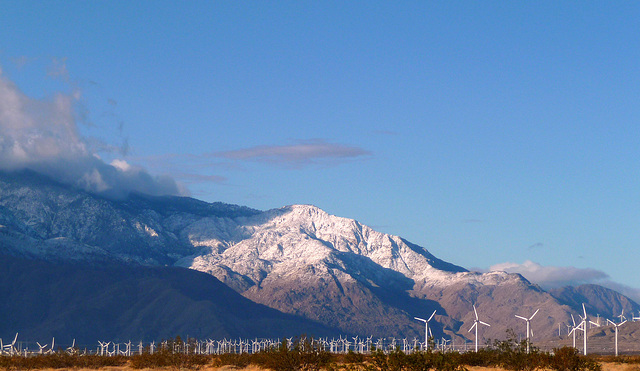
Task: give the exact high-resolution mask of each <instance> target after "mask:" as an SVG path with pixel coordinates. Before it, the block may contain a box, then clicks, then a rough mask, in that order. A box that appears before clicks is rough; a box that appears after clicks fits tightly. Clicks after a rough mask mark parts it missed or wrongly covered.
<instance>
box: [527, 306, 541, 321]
mask: <svg viewBox="0 0 640 371" xmlns="http://www.w3.org/2000/svg"><path fill="white" fill-rule="evenodd" d="M539 310H540V308H538V309H537V310H536V311H535V312H534V313H533V314H532V315H531V317H529V321H531V320H532V319H533V317H535V316H536V314H538V311H539Z"/></svg>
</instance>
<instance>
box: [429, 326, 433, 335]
mask: <svg viewBox="0 0 640 371" xmlns="http://www.w3.org/2000/svg"><path fill="white" fill-rule="evenodd" d="M429 336H431V337H433V334H432V333H431V327H429Z"/></svg>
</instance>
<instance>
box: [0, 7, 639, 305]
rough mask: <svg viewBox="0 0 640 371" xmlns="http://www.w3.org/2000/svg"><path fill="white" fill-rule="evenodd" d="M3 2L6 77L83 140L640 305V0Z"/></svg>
mask: <svg viewBox="0 0 640 371" xmlns="http://www.w3.org/2000/svg"><path fill="white" fill-rule="evenodd" d="M0 6H1V8H2V12H0V24H1V25H2V32H0V68H1V69H2V75H1V76H2V78H3V79H4V82H5V84H8V85H10V86H11V89H13V90H11V92H13V91H14V90H15V91H16V92H17V93H15V94H20V96H22V97H24V99H28V100H32V101H34V102H51V101H53V100H54V97H56V96H60V95H63V96H66V97H70V99H71V103H70V104H71V106H72V107H71V108H70V109H72V110H73V112H74V115H73V125H75V127H77V134H78V139H77V140H78V142H74V143H72V144H74V145H75V147H73V148H78V146H77V144H78V143H81V144H82V146H81V147H82V153H83V154H86V153H91V154H97V155H99V156H100V159H101V161H104V162H105V163H106V164H112V165H113V164H116V163H113V162H112V161H113V160H119V161H122V162H117V164H123V163H125V162H126V166H134V167H135V168H136V169H145V170H144V171H145V172H148V173H150V174H152V175H168V176H170V177H172V178H173V179H175V180H176V181H177V183H178V186H179V187H180V189H182V190H183V191H188V192H189V194H191V195H192V196H193V197H196V198H199V199H203V200H206V201H223V202H228V203H234V204H242V205H247V206H250V207H254V208H258V209H270V208H275V207H280V206H284V205H288V204H294V203H305V204H314V205H316V206H319V207H321V208H323V209H324V210H326V211H328V212H329V213H332V214H335V215H339V216H344V217H349V218H354V219H357V220H359V221H361V222H362V223H364V224H367V225H370V226H372V227H374V228H376V229H378V230H381V231H383V232H387V233H392V234H396V235H400V236H403V237H405V238H406V239H408V240H410V241H412V242H415V243H417V244H419V245H421V246H424V247H426V248H427V249H429V250H430V251H431V252H432V253H433V254H435V255H436V256H438V257H440V258H442V259H445V260H448V261H451V262H453V263H455V264H459V265H462V266H465V267H467V268H477V269H489V268H490V267H495V266H498V267H500V268H503V269H508V270H512V271H520V272H523V273H524V274H525V276H527V277H529V278H530V279H532V280H536V281H538V282H540V283H543V284H548V285H553V284H560V283H563V282H599V283H605V284H608V285H610V286H615V285H616V284H621V285H625V286H626V287H622V288H621V289H624V290H627V291H626V292H627V293H629V294H630V295H636V296H634V297H635V298H636V299H640V294H639V293H638V292H639V290H638V288H639V287H640V284H639V283H638V274H637V268H636V265H637V263H638V258H637V257H636V254H637V253H636V252H637V250H638V245H639V244H640V229H639V226H640V192H639V190H640V187H639V185H640V172H639V170H640V156H639V155H640V153H639V152H640V150H639V148H640V126H639V125H638V122H637V121H638V118H639V117H640V106H639V104H638V103H639V98H640V68H639V67H638V66H640V32H639V31H638V27H637V20H638V19H639V16H640V4H638V3H636V2H613V3H611V2H577V1H576V2H570V1H563V2H557V1H548V2H544V1H542V2H526V3H525V2H491V1H483V2H472V1H443V2H431V1H420V2H370V1H367V2H344V1H336V2H330V1H322V2H307V1H302V2H300V1H291V2H235V1H190V2H168V1H136V2H131V1H110V2H97V1H94V2H88V1H65V2H47V1H0ZM12 94H13V93H12ZM37 106H38V107H41V105H37ZM47 109H49V108H47ZM41 116H43V115H41ZM43 125H45V124H44V123H43ZM5 126H6V125H5ZM14 126H15V125H14ZM7 127H8V126H7ZM7 127H5V128H4V130H5V131H4V132H3V135H5V136H6V137H8V136H10V135H14V134H11V133H14V132H10V131H9V129H7ZM11 130H13V129H11ZM23 137H24V136H21V137H20V138H23ZM15 138H17V136H16V137H15ZM56 138H57V140H61V139H60V135H57V136H56ZM67 144H68V143H67ZM38 158H40V157H38ZM4 162H5V163H9V160H7V159H4ZM120 168H122V166H120ZM127 169H128V168H127ZM505 263H510V264H505ZM558 272H561V273H563V274H560V275H558Z"/></svg>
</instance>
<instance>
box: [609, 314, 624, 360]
mask: <svg viewBox="0 0 640 371" xmlns="http://www.w3.org/2000/svg"><path fill="white" fill-rule="evenodd" d="M607 322H609V323H610V324H612V325H613V326H614V327H615V328H616V357H617V356H618V327H620V326H622V324H623V323H625V322H627V320H624V321H622V322H620V323H617V324H616V323H614V322H613V321H612V320H610V319H608V318H607Z"/></svg>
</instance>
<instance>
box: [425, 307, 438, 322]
mask: <svg viewBox="0 0 640 371" xmlns="http://www.w3.org/2000/svg"><path fill="white" fill-rule="evenodd" d="M436 311H437V309H436V310H434V311H433V313H432V314H431V317H429V319H428V320H427V322H429V321H431V319H432V318H433V316H435V315H436Z"/></svg>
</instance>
